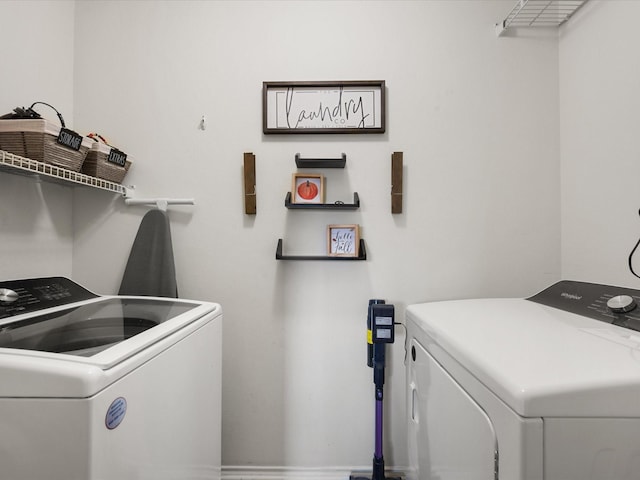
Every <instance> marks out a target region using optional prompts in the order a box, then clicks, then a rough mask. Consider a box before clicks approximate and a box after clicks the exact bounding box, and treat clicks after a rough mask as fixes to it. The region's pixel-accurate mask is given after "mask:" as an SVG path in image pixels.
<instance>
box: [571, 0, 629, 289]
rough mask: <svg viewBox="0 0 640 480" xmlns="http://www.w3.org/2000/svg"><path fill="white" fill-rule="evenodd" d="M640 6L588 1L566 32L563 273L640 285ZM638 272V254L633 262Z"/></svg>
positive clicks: (606, 281)
mask: <svg viewBox="0 0 640 480" xmlns="http://www.w3.org/2000/svg"><path fill="white" fill-rule="evenodd" d="M639 17H640V2H638V1H617V2H610V1H594V0H592V1H590V2H589V3H587V4H586V5H585V7H584V8H583V9H582V10H581V11H579V12H578V14H577V15H576V16H575V17H574V18H573V19H572V20H571V22H570V23H569V24H567V27H566V28H565V29H564V30H563V32H562V37H561V41H560V92H561V93H560V99H561V102H560V110H561V119H562V120H561V138H562V149H561V150H562V273H563V276H564V277H565V278H570V279H575V280H585V281H591V282H601V283H610V284H614V285H626V286H630V287H634V288H638V287H639V286H640V280H639V279H637V278H636V277H634V276H633V275H632V274H631V272H630V270H629V268H628V265H627V261H628V255H629V253H630V251H631V249H632V248H633V246H634V244H635V243H636V242H637V240H638V238H639V237H640V217H638V209H639V208H640V189H639V188H638V179H639V178H640V161H639V159H640V143H639V142H638V126H639V125H640V94H639V89H638V85H639V84H640V83H639V79H640V58H639V57H638V55H635V54H634V53H633V50H634V48H635V47H634V46H636V45H638V44H639V42H640V32H638V28H637V24H636V20H637V19H638V18H639ZM634 260H635V262H634V268H635V270H636V272H639V273H640V253H639V254H638V255H635V257H634Z"/></svg>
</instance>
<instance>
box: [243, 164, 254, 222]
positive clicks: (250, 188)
mask: <svg viewBox="0 0 640 480" xmlns="http://www.w3.org/2000/svg"><path fill="white" fill-rule="evenodd" d="M244 213H246V214H247V215H255V214H256V156H255V155H254V154H253V153H251V152H245V154H244Z"/></svg>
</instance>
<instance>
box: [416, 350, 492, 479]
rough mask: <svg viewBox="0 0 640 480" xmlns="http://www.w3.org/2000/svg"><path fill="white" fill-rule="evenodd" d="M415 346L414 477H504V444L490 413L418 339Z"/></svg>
mask: <svg viewBox="0 0 640 480" xmlns="http://www.w3.org/2000/svg"><path fill="white" fill-rule="evenodd" d="M410 348H411V360H410V365H409V368H408V378H407V380H408V382H407V383H408V389H409V391H408V395H407V401H408V409H407V411H408V415H409V427H408V428H409V462H410V467H411V469H410V470H411V475H415V478H416V479H420V480H436V479H437V480H496V479H498V442H497V437H496V433H495V431H494V428H493V425H492V424H491V420H490V419H489V417H488V416H487V414H486V413H485V412H484V410H482V408H480V406H479V405H478V404H477V403H476V402H475V401H474V400H473V399H472V398H471V397H470V396H469V395H468V394H467V393H466V392H465V391H464V390H463V389H462V388H461V387H460V385H458V384H457V383H456V381H455V380H454V379H453V378H452V377H451V376H450V375H449V374H448V373H447V372H446V371H445V370H444V369H443V368H442V367H441V366H440V364H439V363H438V362H437V361H436V360H435V359H434V358H433V357H432V356H431V355H430V354H429V353H428V352H427V351H426V350H425V349H424V348H423V347H422V346H421V345H420V344H419V343H418V342H417V341H416V340H415V339H412V340H411V346H410Z"/></svg>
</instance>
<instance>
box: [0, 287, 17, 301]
mask: <svg viewBox="0 0 640 480" xmlns="http://www.w3.org/2000/svg"><path fill="white" fill-rule="evenodd" d="M17 299H18V294H17V293H16V292H14V291H13V290H10V289H8V288H0V302H1V303H13V302H15V301H16V300H17Z"/></svg>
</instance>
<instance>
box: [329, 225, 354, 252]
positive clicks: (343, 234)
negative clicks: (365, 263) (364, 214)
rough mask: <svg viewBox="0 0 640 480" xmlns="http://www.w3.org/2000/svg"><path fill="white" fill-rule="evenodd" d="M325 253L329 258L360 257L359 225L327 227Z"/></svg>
mask: <svg viewBox="0 0 640 480" xmlns="http://www.w3.org/2000/svg"><path fill="white" fill-rule="evenodd" d="M327 253H328V254H329V256H331V257H357V256H358V255H360V225H357V224H354V225H328V226H327Z"/></svg>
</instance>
